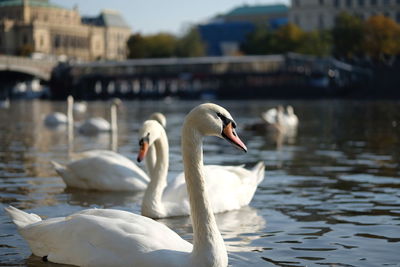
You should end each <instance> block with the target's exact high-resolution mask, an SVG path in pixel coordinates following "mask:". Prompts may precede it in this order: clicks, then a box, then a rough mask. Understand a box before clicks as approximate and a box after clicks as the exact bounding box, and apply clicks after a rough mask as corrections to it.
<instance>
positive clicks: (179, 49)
mask: <svg viewBox="0 0 400 267" xmlns="http://www.w3.org/2000/svg"><path fill="white" fill-rule="evenodd" d="M205 52H206V49H205V46H204V43H203V42H202V40H201V37H200V33H199V32H198V30H197V27H192V28H190V29H189V30H188V31H187V32H186V34H185V35H184V36H183V37H182V38H180V39H178V41H177V44H176V55H177V56H178V57H201V56H204V55H205Z"/></svg>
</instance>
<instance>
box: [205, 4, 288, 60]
mask: <svg viewBox="0 0 400 267" xmlns="http://www.w3.org/2000/svg"><path fill="white" fill-rule="evenodd" d="M288 12H289V7H288V6H286V5H282V4H277V5H254V6H249V5H245V6H241V7H237V8H234V9H232V10H231V11H229V12H227V13H226V14H221V15H218V16H217V17H215V18H214V19H213V20H211V21H210V22H209V23H207V24H202V25H199V31H200V34H201V38H202V40H203V41H204V42H205V43H206V44H207V55H210V56H221V55H237V54H238V53H239V50H240V44H241V43H242V42H243V41H244V40H245V39H246V37H247V35H248V34H249V33H251V32H252V31H254V29H255V28H256V27H269V28H272V29H275V28H278V27H279V26H282V25H284V24H286V23H287V22H288Z"/></svg>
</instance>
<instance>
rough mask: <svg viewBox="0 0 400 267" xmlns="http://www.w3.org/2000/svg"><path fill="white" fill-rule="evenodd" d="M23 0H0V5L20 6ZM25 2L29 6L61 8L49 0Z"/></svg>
mask: <svg viewBox="0 0 400 267" xmlns="http://www.w3.org/2000/svg"><path fill="white" fill-rule="evenodd" d="M24 2H25V1H24V0H0V7H8V6H22V5H24ZM26 3H27V4H28V5H30V6H38V7H55V8H62V7H60V6H58V5H55V4H52V3H50V2H49V0H28V1H26Z"/></svg>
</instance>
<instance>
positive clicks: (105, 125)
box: [78, 117, 111, 135]
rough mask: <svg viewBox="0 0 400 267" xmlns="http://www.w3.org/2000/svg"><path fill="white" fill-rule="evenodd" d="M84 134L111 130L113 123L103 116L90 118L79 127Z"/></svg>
mask: <svg viewBox="0 0 400 267" xmlns="http://www.w3.org/2000/svg"><path fill="white" fill-rule="evenodd" d="M78 130H79V132H80V133H82V134H87V135H92V134H97V133H101V132H109V131H111V124H110V123H109V122H108V121H106V120H105V119H103V118H101V117H95V118H90V119H87V120H86V121H84V122H83V123H82V124H81V125H80V126H79V128H78Z"/></svg>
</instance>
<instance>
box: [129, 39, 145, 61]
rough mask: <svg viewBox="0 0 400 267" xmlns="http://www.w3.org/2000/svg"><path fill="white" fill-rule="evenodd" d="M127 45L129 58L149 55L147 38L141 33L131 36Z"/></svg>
mask: <svg viewBox="0 0 400 267" xmlns="http://www.w3.org/2000/svg"><path fill="white" fill-rule="evenodd" d="M127 46H128V58H145V57H147V56H148V51H147V48H146V41H145V38H144V37H143V36H142V35H140V34H139V33H138V34H133V35H131V36H130V37H129V39H128V42H127Z"/></svg>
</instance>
